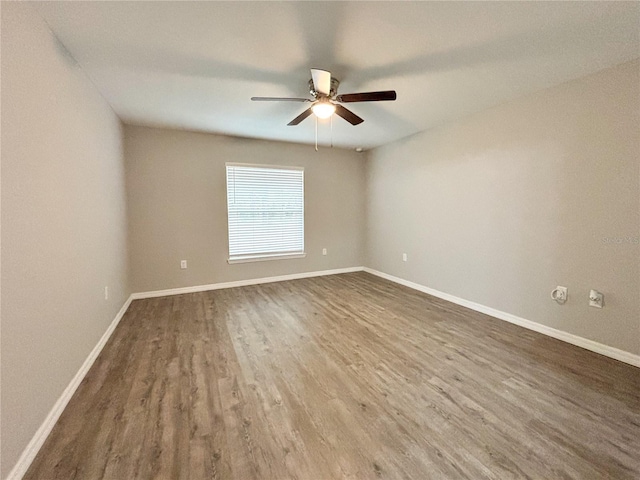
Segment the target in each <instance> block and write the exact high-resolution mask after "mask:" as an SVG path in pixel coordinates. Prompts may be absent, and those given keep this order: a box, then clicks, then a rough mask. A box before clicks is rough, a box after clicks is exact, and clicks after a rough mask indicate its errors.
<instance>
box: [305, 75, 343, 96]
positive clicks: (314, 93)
mask: <svg viewBox="0 0 640 480" xmlns="http://www.w3.org/2000/svg"><path fill="white" fill-rule="evenodd" d="M339 86H340V80H338V79H336V78H333V77H331V88H330V89H329V95H328V97H329V98H333V97H335V96H336V95H337V94H338V87H339ZM309 93H310V94H311V95H312V96H313V98H322V97H324V96H325V95H323V94H321V93H319V92H317V91H316V89H315V86H314V85H313V78H312V79H311V80H309Z"/></svg>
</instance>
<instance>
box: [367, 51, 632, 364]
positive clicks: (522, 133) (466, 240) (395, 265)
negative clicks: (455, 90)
mask: <svg viewBox="0 0 640 480" xmlns="http://www.w3.org/2000/svg"><path fill="white" fill-rule="evenodd" d="M639 68H640V67H639V63H638V61H635V62H631V63H627V64H624V65H621V66H618V67H616V68H613V69H609V70H605V71H602V72H600V73H597V74H595V75H592V76H589V77H585V78H582V79H579V80H575V81H573V82H570V83H566V84H563V85H560V86H557V87H554V88H551V89H548V90H545V91H542V92H539V93H537V94H535V95H531V96H529V97H527V98H523V99H520V100H517V101H513V102H510V103H508V104H504V105H502V106H499V107H496V108H494V109H491V110H488V111H485V112H483V113H480V114H477V115H474V116H472V117H469V118H466V119H464V120H461V121H458V122H457V123H453V124H450V125H447V126H443V127H441V128H436V129H433V130H430V131H427V132H423V133H421V134H418V135H416V136H413V137H410V138H407V139H404V140H402V141H399V142H396V143H394V144H391V145H388V146H385V147H382V148H379V149H376V150H374V151H372V152H371V153H370V155H369V160H368V162H367V170H368V182H367V189H368V193H367V205H368V234H367V241H368V261H367V265H368V266H370V267H372V268H374V269H377V270H380V271H383V272H386V273H389V274H391V275H395V276H398V277H401V278H404V279H407V280H410V281H413V282H416V283H419V284H422V285H425V286H428V287H431V288H434V289H436V290H440V291H442V292H446V293H449V294H452V295H455V296H458V297H461V298H464V299H466V300H471V301H474V302H477V303H480V304H483V305H486V306H489V307H493V308H496V309H498V310H502V311H504V312H508V313H511V314H514V315H518V316H521V317H524V318H526V319H528V320H532V321H535V322H538V323H541V324H543V325H547V326H550V327H553V328H557V329H560V330H564V331H566V332H569V333H573V334H576V335H579V336H581V337H585V338H588V339H591V340H595V341H597V342H601V343H604V344H606V345H610V346H613V347H617V348H620V349H622V350H626V351H629V352H632V353H636V354H638V353H640V284H639V278H640V275H639V259H640V247H639V246H638V244H637V241H638V236H639V235H640V223H639V217H640V209H639V208H638V207H639V197H640V194H639V188H638V183H639V178H640V175H639V174H640V171H639V167H640V136H639V135H640V129H639V125H640V75H639ZM425 108H428V107H427V106H425ZM623 237H631V238H632V242H636V243H635V244H634V243H627V242H626V241H624V240H623V242H624V243H620V244H615V243H614V244H610V243H604V242H603V239H604V238H613V239H617V238H623ZM403 252H406V253H407V254H408V260H409V261H408V262H406V263H404V262H402V257H401V255H402V253H403ZM556 285H564V286H567V287H568V288H569V301H568V302H567V303H566V304H565V305H562V306H561V305H557V304H556V303H554V302H553V301H551V299H550V298H549V294H550V291H551V290H552V289H553V288H554V287H555V286H556ZM591 288H594V289H597V290H599V291H601V292H603V293H604V294H605V303H606V306H605V308H604V309H602V310H598V309H595V308H590V307H588V305H587V304H588V300H587V297H588V294H589V290H590V289H591Z"/></svg>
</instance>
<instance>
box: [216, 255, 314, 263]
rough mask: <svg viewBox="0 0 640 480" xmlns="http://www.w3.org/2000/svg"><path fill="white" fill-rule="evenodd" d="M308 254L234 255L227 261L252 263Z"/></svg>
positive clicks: (302, 256) (301, 256) (300, 256)
mask: <svg viewBox="0 0 640 480" xmlns="http://www.w3.org/2000/svg"><path fill="white" fill-rule="evenodd" d="M306 256H307V254H306V253H304V252H302V253H284V254H283V253H276V254H273V255H248V256H245V257H234V258H229V259H227V263H229V264H230V265H233V264H234V263H251V262H264V261H267V260H285V259H290V258H304V257H306Z"/></svg>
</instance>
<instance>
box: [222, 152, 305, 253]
mask: <svg viewBox="0 0 640 480" xmlns="http://www.w3.org/2000/svg"><path fill="white" fill-rule="evenodd" d="M227 209H228V219H229V261H230V262H232V261H233V260H236V261H242V260H252V259H255V260H259V259H265V258H273V257H280V256H289V255H291V256H296V255H301V254H304V170H303V169H302V168H295V167H266V166H259V167H258V166H253V165H239V164H229V163H228V164H227Z"/></svg>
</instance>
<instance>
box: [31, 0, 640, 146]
mask: <svg viewBox="0 0 640 480" xmlns="http://www.w3.org/2000/svg"><path fill="white" fill-rule="evenodd" d="M35 8H36V9H37V10H38V11H39V12H40V14H41V15H42V16H43V17H44V19H45V20H46V22H47V23H48V24H49V26H50V27H51V29H52V31H53V32H54V33H55V35H56V36H57V38H58V39H59V40H60V42H61V43H62V44H63V45H64V46H65V48H66V49H67V50H68V51H69V52H70V53H71V55H72V56H73V57H74V58H75V59H76V61H77V62H78V63H79V64H80V65H81V67H82V68H83V69H84V70H85V71H86V73H87V74H88V75H89V77H90V78H91V80H92V81H93V83H95V85H96V87H97V88H98V89H99V90H100V91H101V92H102V94H103V95H104V97H105V98H106V99H107V101H108V102H109V103H110V104H111V105H112V106H113V108H114V110H115V111H116V113H117V114H118V115H119V116H120V117H121V118H122V119H123V120H124V121H125V122H126V123H133V124H142V125H156V126H165V127H172V128H182V129H191V130H199V131H206V132H216V133H222V134H228V135H238V136H245V137H256V138H265V139H272V140H284V141H291V142H302V143H312V142H313V140H314V130H315V124H314V122H313V121H312V120H307V121H306V122H303V123H301V124H300V125H298V126H296V127H289V126H287V123H288V122H289V121H290V120H291V119H292V118H294V117H295V116H296V115H298V114H299V113H300V112H301V111H302V110H303V109H304V108H307V106H308V105H304V104H296V103H290V102H283V103H271V102H269V103H258V102H251V101H250V97H251V96H276V97H290V96H293V97H299V96H308V93H309V92H308V85H307V82H308V80H309V78H310V73H309V69H310V68H320V69H325V70H329V71H331V72H332V73H333V75H334V76H335V77H336V78H338V79H339V80H340V81H341V84H340V91H339V92H340V93H350V92H360V91H374V90H389V89H395V90H396V91H397V93H398V100H397V101H396V102H375V103H360V104H350V106H349V108H351V109H352V110H353V111H354V112H355V113H356V114H358V115H359V116H361V117H362V118H364V119H365V122H364V123H363V124H361V125H358V126H355V127H354V126H351V125H349V124H348V123H347V122H345V121H344V120H342V119H341V118H338V117H335V116H334V119H333V126H332V127H333V128H331V125H330V124H329V122H328V121H322V122H320V124H319V127H318V135H319V140H320V143H322V144H327V143H329V141H330V134H331V131H332V134H333V143H334V144H335V145H338V146H343V147H356V146H361V147H364V148H372V147H376V146H379V145H382V144H385V143H388V142H391V141H393V140H396V139H399V138H401V137H405V136H407V135H411V134H413V133H415V132H418V131H421V130H425V129H428V128H431V127H433V126H436V125H439V124H443V123H445V122H448V121H451V120H454V119H457V118H460V117H462V116H465V115H468V114H470V113H473V112H477V111H481V110H483V109H486V108H488V107H490V106H493V105H496V104H499V103H502V102H505V101H507V100H509V99H512V98H515V97H518V96H522V95H524V94H527V93H529V92H532V91H535V90H539V89H542V88H545V87H548V86H551V85H555V84H558V83H562V82H565V81H568V80H571V79H574V78H577V77H581V76H584V75H587V74H589V73H592V72H595V71H598V70H601V69H603V68H607V67H610V66H613V65H616V64H619V63H623V62H626V61H629V60H632V59H634V58H637V57H639V56H640V33H639V27H638V25H640V23H639V22H640V3H638V2H493V3H481V2H463V3H458V2H371V3H369V2H282V3H281V2H89V1H87V2H82V1H81V2H42V3H40V2H39V3H36V4H35Z"/></svg>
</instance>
